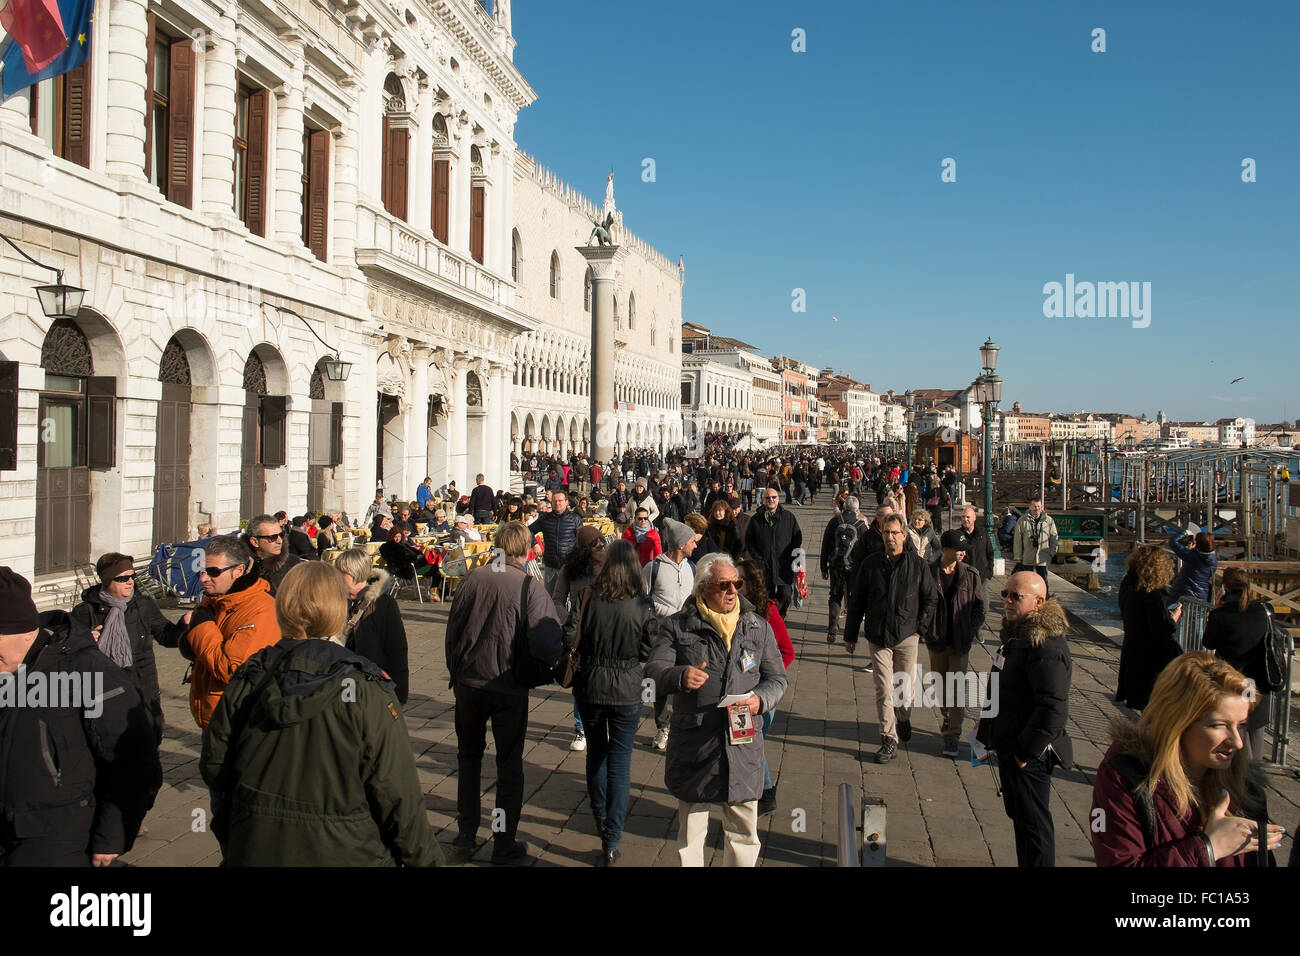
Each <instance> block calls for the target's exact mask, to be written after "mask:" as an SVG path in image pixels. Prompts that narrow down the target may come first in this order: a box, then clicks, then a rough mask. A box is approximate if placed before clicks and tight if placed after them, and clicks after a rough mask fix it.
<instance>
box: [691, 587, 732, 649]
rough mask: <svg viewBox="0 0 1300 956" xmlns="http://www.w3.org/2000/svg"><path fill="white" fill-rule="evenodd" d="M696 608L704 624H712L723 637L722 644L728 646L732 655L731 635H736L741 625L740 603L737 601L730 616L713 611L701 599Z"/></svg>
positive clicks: (696, 602) (697, 601) (696, 601)
mask: <svg viewBox="0 0 1300 956" xmlns="http://www.w3.org/2000/svg"><path fill="white" fill-rule="evenodd" d="M695 607H696V609H697V610H698V611H699V612H700V617H701V618H703V619H704V623H705V624H711V625H712V626H713V629H714V630H715V631H717V632H718V634H719V635H720V636H721V637H722V643H723V644H725V645H727V653H728V654H730V653H731V635H733V634H735V633H736V625H737V624H739V623H740V601H739V600H737V601H736V606H735V607H733V608H732V609H731V613H730V614H723V613H721V612H720V611H715V610H713V609H712V608H710V607H709V606H708V605H707V604H705V603H704V601H703V600H701V599H700V598H696V599H695Z"/></svg>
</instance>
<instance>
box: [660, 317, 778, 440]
mask: <svg viewBox="0 0 1300 956" xmlns="http://www.w3.org/2000/svg"><path fill="white" fill-rule="evenodd" d="M682 341H683V343H689V345H690V348H691V350H692V352H691V354H694V355H699V356H703V357H705V358H708V359H710V360H711V361H714V362H721V363H722V364H724V365H731V366H734V367H736V368H739V369H743V370H744V371H746V372H748V373H749V376H750V383H751V384H750V399H751V402H752V409H753V413H754V424H753V429H754V438H755V440H757V441H758V442H759V443H760V444H770V445H777V444H780V442H781V419H782V415H783V401H782V387H781V373H780V372H777V371H776V370H774V369H773V368H772V363H771V361H770V360H768V359H766V358H764V357H763V356H762V354H761V353H760V352H759V351H758V349H757V348H756V347H755V346H753V345H750V344H749V343H747V342H742V341H740V340H739V339H733V338H728V337H726V336H722V335H714V334H712V333H711V332H710V331H709V330H708V329H706V328H705V327H704V326H701V325H696V324H695V323H692V322H684V323H683V324H682Z"/></svg>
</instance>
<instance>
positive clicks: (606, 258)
mask: <svg viewBox="0 0 1300 956" xmlns="http://www.w3.org/2000/svg"><path fill="white" fill-rule="evenodd" d="M577 249H578V252H580V253H582V257H583V258H584V259H585V260H586V261H587V264H588V265H590V266H591V271H592V283H591V428H592V435H591V437H592V443H591V444H592V450H593V452H594V453H595V455H596V460H597V461H600V462H602V463H604V462H607V461H608V460H609V458H610V457H611V456H612V455H613V454H614V442H615V438H616V437H617V435H616V431H615V430H616V428H617V414H616V411H615V408H614V274H615V271H616V268H617V265H618V260H619V259H620V258H621V255H620V249H619V247H618V246H578V247H577Z"/></svg>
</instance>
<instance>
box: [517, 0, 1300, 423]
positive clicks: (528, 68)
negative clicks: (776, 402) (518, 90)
mask: <svg viewBox="0 0 1300 956" xmlns="http://www.w3.org/2000/svg"><path fill="white" fill-rule="evenodd" d="M513 17H514V33H515V37H516V39H517V41H518V47H517V49H516V51H515V63H516V65H518V66H519V68H520V69H521V70H522V71H523V73H524V76H525V77H526V78H527V79H528V81H529V82H530V83H531V84H532V86H533V88H534V89H535V90H536V91H537V93H538V100H537V102H536V103H535V104H533V106H531V107H529V108H528V109H526V110H524V111H523V112H522V113H521V114H520V118H519V124H518V126H517V127H516V140H517V142H518V143H519V144H520V145H521V146H522V147H523V148H524V149H525V150H527V151H528V152H530V153H532V154H533V155H535V156H536V157H537V158H538V159H539V160H540V161H542V162H543V163H545V164H546V165H547V166H549V167H550V168H551V169H553V170H555V171H556V172H557V173H558V174H559V175H560V176H562V177H563V178H564V179H566V180H567V181H569V182H570V183H572V184H573V185H575V186H577V187H578V188H579V189H581V190H582V191H584V192H586V193H587V194H588V195H590V196H592V197H593V198H596V199H597V200H599V198H600V196H601V195H602V191H603V187H604V180H605V176H606V174H607V173H608V171H609V169H610V168H611V167H612V168H613V169H614V174H615V187H616V195H617V199H618V204H619V207H620V208H621V209H622V210H623V211H624V221H625V224H626V225H627V226H628V228H630V229H631V230H632V231H633V232H635V233H637V234H638V235H640V236H642V237H643V238H645V239H646V240H648V241H649V242H651V243H652V244H654V245H655V246H656V247H657V248H659V249H660V250H661V251H663V252H664V253H666V254H667V255H668V256H669V257H670V258H673V259H676V257H677V256H678V255H679V254H681V255H683V256H684V257H685V259H686V267H687V268H686V286H685V289H684V302H683V318H684V319H685V320H687V321H693V322H698V323H700V324H702V325H705V326H708V327H709V328H711V329H713V330H714V331H716V332H719V333H721V334H724V335H732V336H736V337H738V338H743V339H746V340H748V341H750V342H753V343H755V344H756V345H759V346H760V347H761V348H762V349H763V350H764V351H765V352H766V353H767V354H769V355H772V354H776V353H778V352H785V353H787V354H791V355H794V356H795V357H798V358H801V359H803V360H804V361H807V362H810V363H813V364H817V365H830V364H833V365H834V366H835V368H836V369H837V370H838V371H843V372H847V373H848V374H851V375H853V376H855V377H857V378H859V379H861V380H863V381H867V382H870V383H871V385H872V387H873V388H875V389H876V390H878V391H883V390H885V389H888V388H894V389H897V390H899V391H901V390H903V389H905V388H908V387H940V386H946V387H959V386H963V385H965V384H967V383H968V382H969V381H970V380H971V379H972V378H973V377H974V376H975V375H976V374H977V373H978V371H979V367H978V366H979V356H978V352H977V349H978V347H979V345H980V343H982V342H983V341H984V339H985V337H986V336H988V335H992V336H993V337H994V339H996V340H997V342H998V344H999V345H1001V346H1002V348H1003V351H1002V359H1001V361H1000V362H999V368H998V370H999V372H1000V373H1001V374H1002V376H1003V378H1004V379H1005V380H1006V390H1005V393H1004V398H1005V399H1006V401H1007V402H1008V403H1009V402H1010V401H1016V400H1018V401H1020V402H1022V403H1023V404H1024V406H1025V407H1026V408H1027V409H1031V410H1046V409H1051V410H1062V411H1064V410H1078V409H1081V408H1088V409H1095V410H1104V411H1110V410H1114V411H1130V412H1133V413H1143V412H1145V413H1146V414H1148V415H1151V416H1154V415H1155V413H1156V411H1157V409H1161V408H1162V409H1164V410H1165V411H1166V413H1168V414H1169V415H1170V416H1171V417H1173V418H1177V419H1193V418H1195V419H1200V418H1210V419H1214V418H1218V417H1226V416H1237V415H1244V416H1250V417H1253V418H1255V419H1256V420H1257V421H1259V422H1266V421H1267V422H1273V421H1276V420H1278V419H1279V418H1281V417H1282V415H1283V413H1284V412H1285V414H1286V415H1287V416H1289V417H1290V418H1292V419H1294V418H1300V390H1297V389H1296V388H1295V381H1296V366H1297V363H1296V358H1297V353H1298V352H1300V348H1298V346H1300V333H1298V327H1300V322H1298V319H1300V306H1298V305H1297V301H1298V300H1297V295H1296V290H1297V288H1300V215H1298V213H1300V123H1298V122H1297V120H1300V58H1298V57H1296V55H1295V52H1294V43H1295V38H1296V36H1297V35H1300V3H1298V2H1293V0H1286V2H1280V0H1266V2H1260V3H1252V4H1249V5H1237V4H1230V3H1221V2H1202V0H1190V2H1187V0H1149V2H1142V0H1126V2H1070V0H1061V2H1056V0H1052V2H1048V0H1034V2H1006V3H992V4H973V3H967V2H958V0H944V2H937V0H936V2H927V0H908V2H899V0H863V2H858V3H834V4H791V3H776V2H768V0H752V2H709V3H700V2H679V0H660V2H656V3H649V2H635V3H634V2H628V0H617V2H614V0H607V2H603V3H602V2H583V0H516V2H515V3H514V13H513ZM1097 27H1101V28H1103V29H1104V30H1105V31H1106V34H1105V42H1106V51H1105V52H1104V53H1094V52H1093V51H1092V49H1091V47H1092V45H1093V36H1092V32H1093V30H1094V28H1097ZM796 28H799V29H802V30H803V31H805V35H806V48H807V49H806V52H803V53H796V52H793V51H792V49H791V45H792V43H793V42H794V41H793V39H792V36H791V33H792V31H793V30H795V29H796ZM588 130H589V131H590V132H587V131H588ZM646 157H651V158H653V159H654V160H655V167H656V170H655V171H656V180H655V181H654V182H643V181H642V178H641V174H642V160H643V159H644V158H646ZM1247 157H1250V158H1252V159H1254V160H1255V163H1256V177H1257V181H1256V182H1253V183H1243V182H1242V161H1243V159H1245V158H1247ZM946 158H952V159H954V160H955V161H956V181H955V182H951V183H945V182H942V181H941V179H940V174H941V172H942V170H941V163H942V162H943V160H944V159H946ZM1067 273H1072V274H1073V275H1074V276H1075V280H1076V282H1082V281H1093V282H1120V281H1124V282H1149V283H1150V284H1151V310H1150V319H1151V322H1150V325H1149V326H1148V327H1146V328H1134V327H1133V325H1132V322H1131V321H1130V320H1129V319H1125V318H1119V317H1114V318H1045V317H1044V315H1043V305H1044V299H1045V296H1044V293H1043V286H1044V284H1045V283H1048V282H1053V281H1055V282H1061V283H1064V282H1065V276H1066V274H1067ZM795 288H802V289H804V290H805V292H806V297H807V311H806V313H801V314H797V313H794V312H792V311H791V302H792V290H793V289H795ZM832 316H838V318H839V321H838V322H835V321H833V320H832ZM1238 376H1244V377H1245V378H1244V380H1243V381H1241V382H1238V383H1236V384H1235V385H1230V384H1229V381H1230V380H1231V379H1233V378H1236V377H1238Z"/></svg>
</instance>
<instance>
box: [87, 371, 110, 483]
mask: <svg viewBox="0 0 1300 956" xmlns="http://www.w3.org/2000/svg"><path fill="white" fill-rule="evenodd" d="M116 453H117V379H116V378H115V377H114V376H112V375H92V376H91V377H90V378H88V379H86V464H87V465H88V466H90V467H91V468H112V467H113V466H114V465H116V464H117V454H116Z"/></svg>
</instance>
